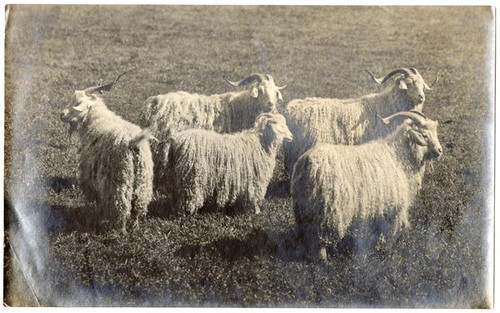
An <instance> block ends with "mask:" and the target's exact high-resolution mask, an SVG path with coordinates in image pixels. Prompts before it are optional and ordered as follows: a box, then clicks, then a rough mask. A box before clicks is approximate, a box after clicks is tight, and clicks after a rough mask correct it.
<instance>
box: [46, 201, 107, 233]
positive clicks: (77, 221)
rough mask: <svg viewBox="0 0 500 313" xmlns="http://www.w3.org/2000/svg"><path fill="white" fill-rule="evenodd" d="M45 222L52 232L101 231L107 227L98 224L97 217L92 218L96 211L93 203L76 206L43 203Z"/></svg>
mask: <svg viewBox="0 0 500 313" xmlns="http://www.w3.org/2000/svg"><path fill="white" fill-rule="evenodd" d="M42 209H43V211H42V214H43V217H42V218H43V223H44V226H45V228H46V229H47V230H48V231H50V232H60V233H70V232H73V231H79V232H93V233H101V232H102V231H104V230H105V228H103V227H100V226H97V225H96V223H95V218H90V216H91V215H92V214H89V211H92V212H93V211H94V210H93V208H92V204H82V205H76V206H65V205H47V204H44V205H42Z"/></svg>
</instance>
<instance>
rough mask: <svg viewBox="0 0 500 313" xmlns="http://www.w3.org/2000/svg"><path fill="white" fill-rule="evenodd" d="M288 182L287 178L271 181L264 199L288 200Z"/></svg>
mask: <svg viewBox="0 0 500 313" xmlns="http://www.w3.org/2000/svg"><path fill="white" fill-rule="evenodd" d="M289 197H290V181H289V180H288V179H287V178H283V179H280V180H273V181H271V182H270V183H269V186H268V187H267V192H266V199H269V198H289Z"/></svg>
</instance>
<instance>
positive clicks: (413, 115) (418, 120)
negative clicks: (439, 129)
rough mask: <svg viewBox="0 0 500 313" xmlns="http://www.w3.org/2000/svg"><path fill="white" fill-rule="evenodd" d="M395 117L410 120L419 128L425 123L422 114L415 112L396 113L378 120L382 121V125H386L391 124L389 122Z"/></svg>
mask: <svg viewBox="0 0 500 313" xmlns="http://www.w3.org/2000/svg"><path fill="white" fill-rule="evenodd" d="M397 116H404V117H408V118H411V119H412V120H413V121H414V122H416V123H417V124H419V125H420V126H424V125H425V124H426V123H427V117H426V116H425V115H424V114H423V113H422V112H418V111H415V110H411V111H405V112H398V113H395V114H393V115H390V116H387V117H385V118H382V117H380V119H381V120H382V122H384V124H386V125H388V124H389V123H390V122H391V120H392V119H393V118H395V117H397Z"/></svg>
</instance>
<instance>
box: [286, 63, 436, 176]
mask: <svg viewBox="0 0 500 313" xmlns="http://www.w3.org/2000/svg"><path fill="white" fill-rule="evenodd" d="M368 73H369V74H370V76H371V77H372V79H373V80H374V81H375V82H377V83H378V84H384V83H385V82H387V81H388V80H389V79H390V78H391V77H394V76H396V79H395V81H394V84H393V85H392V86H391V87H389V88H387V89H385V90H383V91H381V92H379V93H373V94H369V95H365V96H362V97H360V98H356V99H330V98H306V99H295V100H292V101H290V102H289V103H288V105H287V107H286V113H285V116H286V119H287V122H288V125H289V127H290V131H291V132H292V134H293V136H294V141H293V142H292V143H290V144H285V145H284V151H285V168H286V169H287V171H288V173H289V174H291V172H292V170H293V165H294V163H295V162H296V161H297V159H298V158H299V157H300V156H301V155H302V153H304V152H305V151H307V150H308V149H310V148H312V147H313V146H314V145H315V144H316V143H319V142H324V143H331V144H345V145H356V144H360V143H363V142H367V141H369V140H372V139H376V138H379V137H383V136H385V135H387V133H388V130H387V127H385V126H384V125H381V123H380V122H379V120H378V119H377V114H379V115H382V116H388V115H391V114H394V113H397V112H401V111H409V110H417V111H420V112H421V110H422V108H423V103H424V101H425V93H424V90H430V89H431V87H429V86H428V85H427V84H426V83H425V81H424V79H423V78H422V76H421V75H420V74H419V73H418V71H417V70H416V69H414V68H409V69H408V68H400V69H396V70H394V71H392V72H390V73H389V74H387V75H386V76H385V77H383V78H380V79H379V78H375V77H374V76H373V74H371V73H370V72H368Z"/></svg>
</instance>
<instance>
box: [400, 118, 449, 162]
mask: <svg viewBox="0 0 500 313" xmlns="http://www.w3.org/2000/svg"><path fill="white" fill-rule="evenodd" d="M437 127H438V122H437V121H433V120H430V119H427V120H426V123H425V124H424V125H418V126H417V124H413V123H411V128H410V129H409V130H408V135H409V136H410V139H411V141H412V142H413V143H415V145H416V149H417V151H418V152H419V154H421V155H422V156H423V159H424V160H432V159H435V158H439V157H441V155H442V154H443V148H442V147H441V143H440V142H439V139H438V135H437Z"/></svg>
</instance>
